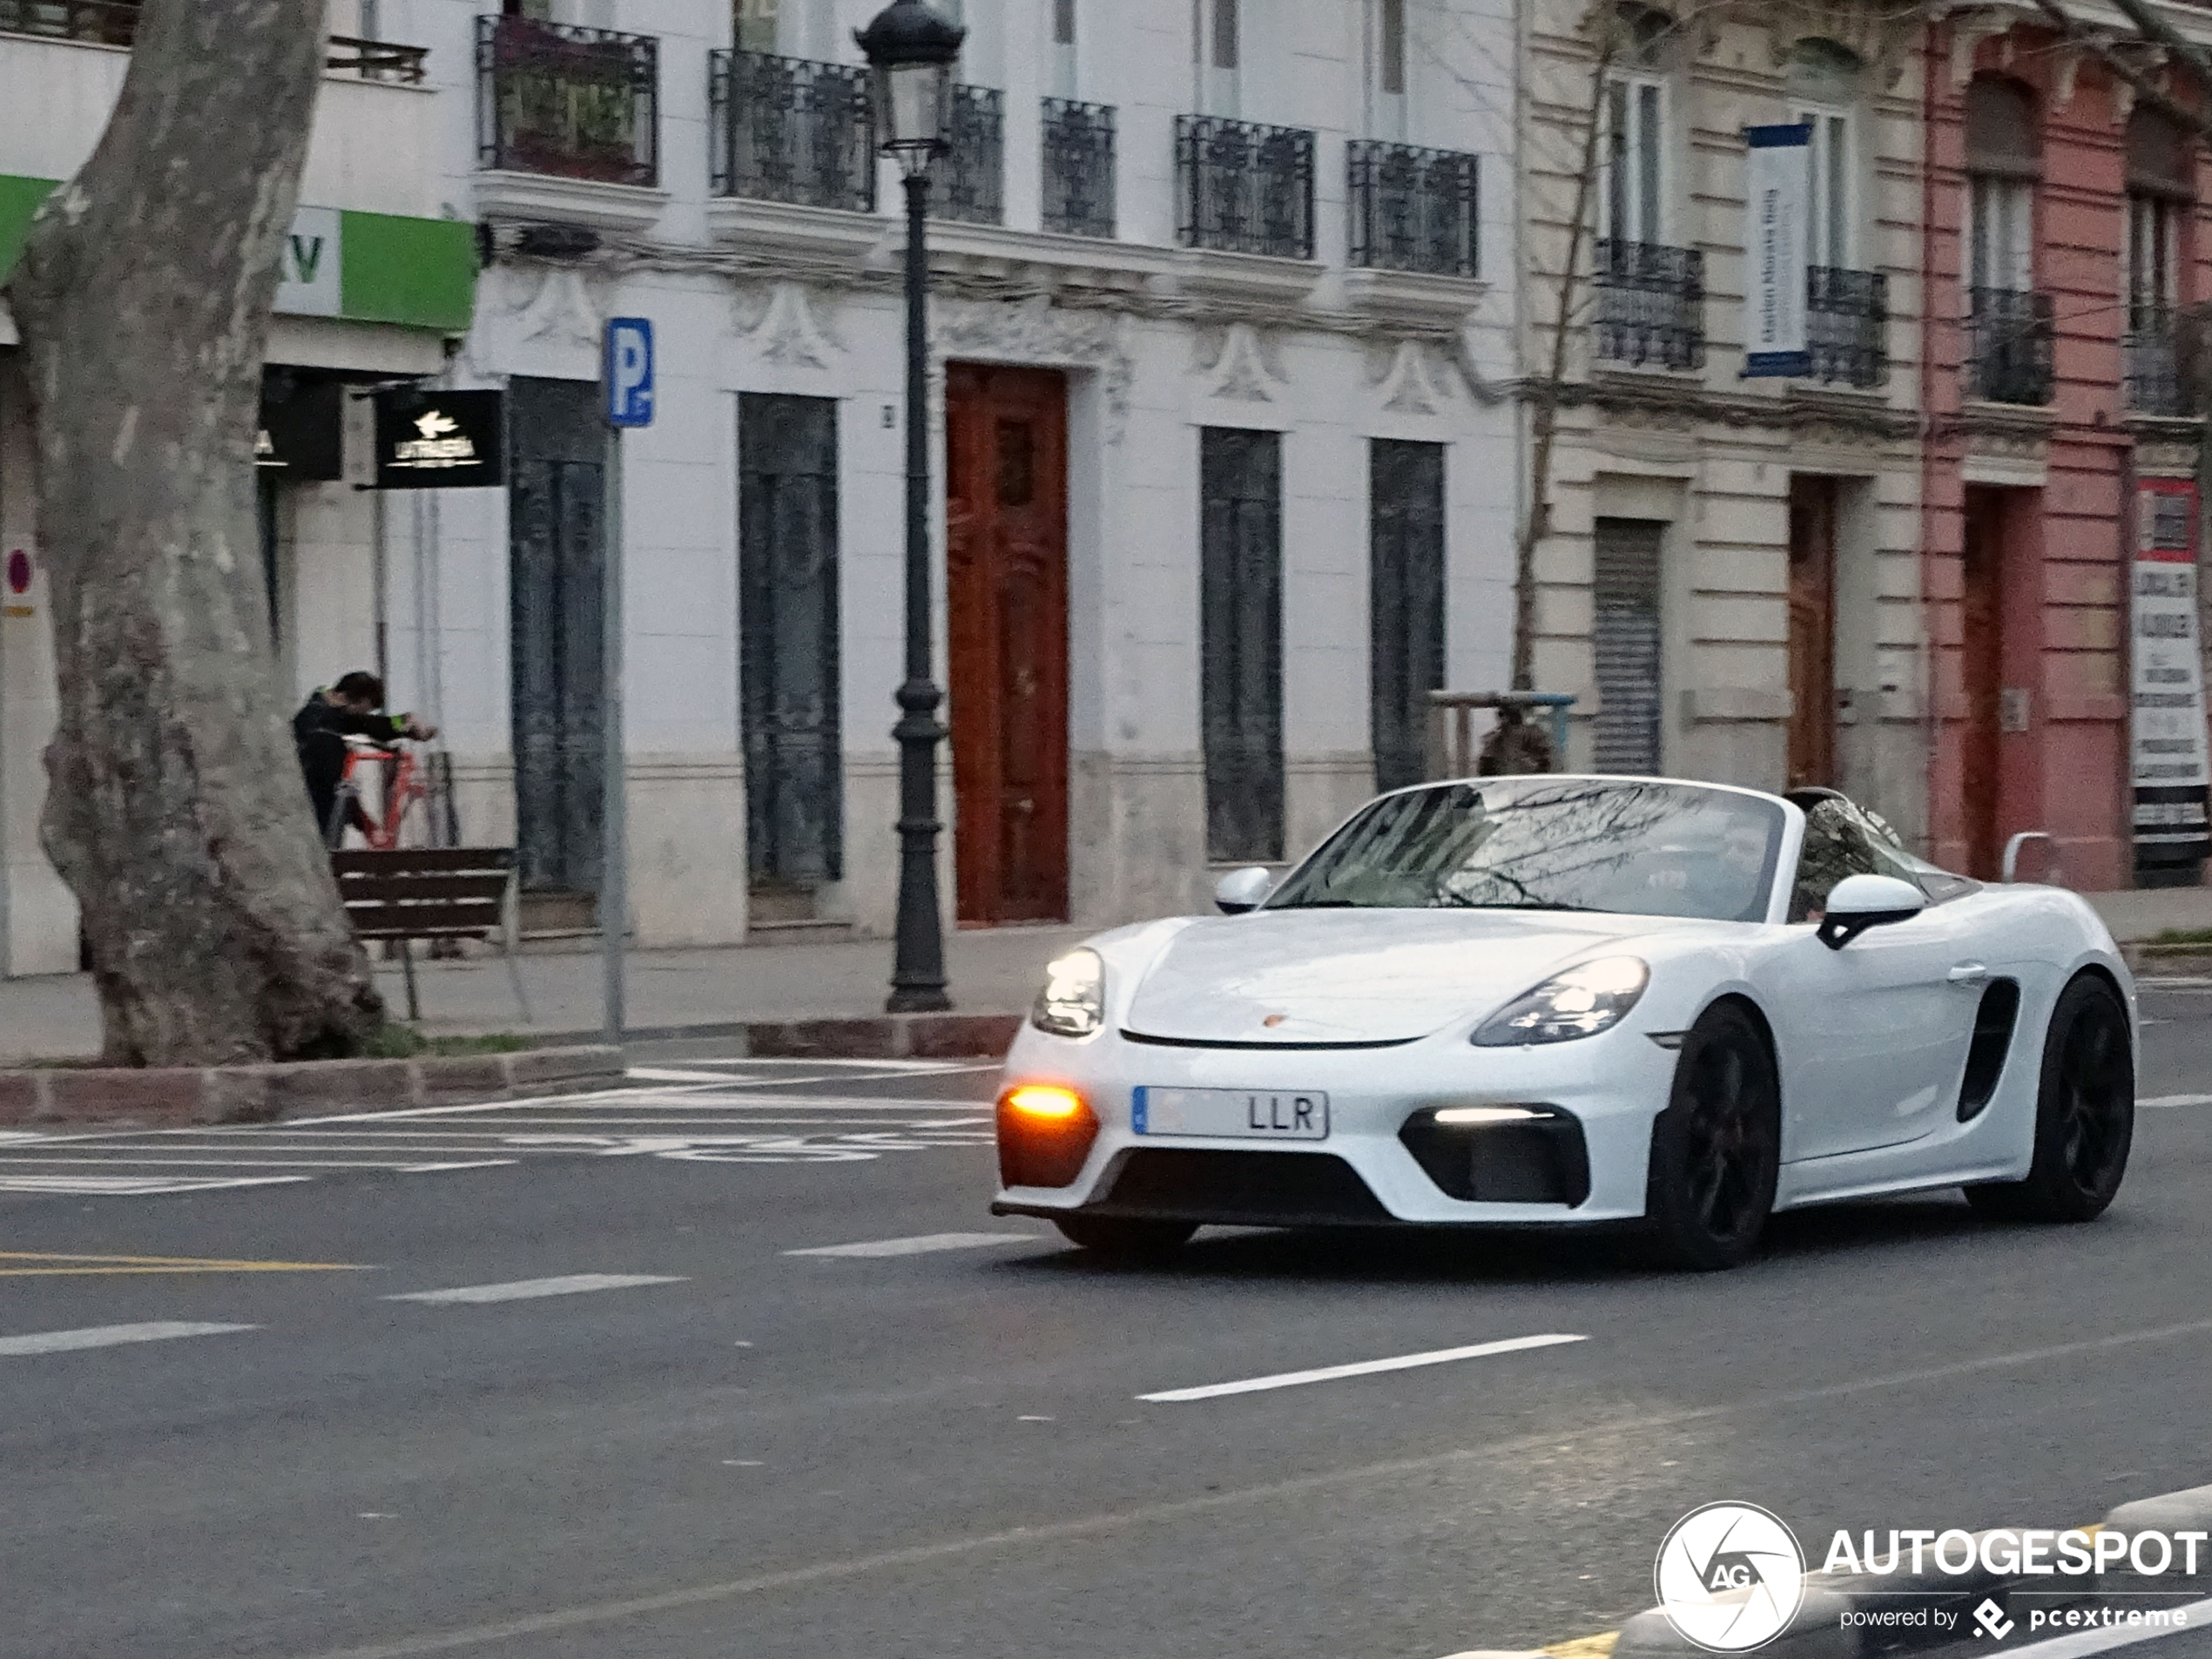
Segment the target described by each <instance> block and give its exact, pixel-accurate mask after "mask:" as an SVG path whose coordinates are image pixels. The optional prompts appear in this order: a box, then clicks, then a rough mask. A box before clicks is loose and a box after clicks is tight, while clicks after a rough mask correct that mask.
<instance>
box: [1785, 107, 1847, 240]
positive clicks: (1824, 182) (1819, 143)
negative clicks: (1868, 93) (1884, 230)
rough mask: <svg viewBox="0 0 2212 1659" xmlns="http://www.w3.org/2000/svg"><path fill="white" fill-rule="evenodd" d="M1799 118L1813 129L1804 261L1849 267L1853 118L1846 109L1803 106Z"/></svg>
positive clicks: (1798, 113) (1798, 114)
mask: <svg viewBox="0 0 2212 1659" xmlns="http://www.w3.org/2000/svg"><path fill="white" fill-rule="evenodd" d="M1797 118H1798V119H1799V120H1801V121H1803V122H1804V124H1805V125H1808V126H1810V127H1811V129H1812V143H1811V146H1810V148H1811V155H1810V157H1809V158H1808V159H1809V162H1810V165H1811V172H1812V202H1811V214H1810V215H1809V218H1810V220H1811V222H1810V223H1809V224H1808V225H1807V226H1806V227H1805V229H1806V237H1805V255H1806V257H1805V263H1806V264H1808V265H1819V266H1829V267H1830V268H1831V269H1834V270H1839V271H1848V270H1850V269H1851V268H1852V267H1853V266H1854V265H1855V264H1856V263H1857V261H1856V260H1854V259H1853V257H1852V254H1853V248H1852V240H1853V239H1852V236H1851V208H1852V202H1851V171H1852V170H1851V116H1850V114H1849V113H1848V112H1846V111H1835V110H1818V109H1811V110H1800V111H1798V112H1797Z"/></svg>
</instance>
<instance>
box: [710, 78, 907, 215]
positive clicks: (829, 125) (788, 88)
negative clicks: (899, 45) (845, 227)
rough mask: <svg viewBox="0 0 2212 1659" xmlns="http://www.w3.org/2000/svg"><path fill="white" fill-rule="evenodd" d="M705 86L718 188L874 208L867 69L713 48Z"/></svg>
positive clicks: (726, 192)
mask: <svg viewBox="0 0 2212 1659" xmlns="http://www.w3.org/2000/svg"><path fill="white" fill-rule="evenodd" d="M708 86H709V92H710V97H711V105H712V118H711V121H710V123H709V125H708V132H709V134H710V135H711V136H710V142H711V144H712V145H713V147H714V148H713V163H712V173H713V184H714V193H715V194H716V195H717V196H738V197H744V198H745V199H748V200H752V201H772V202H788V203H790V204H792V206H798V207H834V208H840V209H842V210H843V211H845V212H853V213H872V212H874V211H875V171H876V165H875V127H874V123H873V117H872V116H871V114H870V112H869V105H868V71H867V70H865V69H860V68H857V67H852V66H848V65H846V64H816V63H811V62H809V61H808V60H806V59H805V58H803V57H771V56H770V55H769V54H767V53H765V52H745V51H718V52H715V53H713V54H712V55H711V59H710V63H709V68H708Z"/></svg>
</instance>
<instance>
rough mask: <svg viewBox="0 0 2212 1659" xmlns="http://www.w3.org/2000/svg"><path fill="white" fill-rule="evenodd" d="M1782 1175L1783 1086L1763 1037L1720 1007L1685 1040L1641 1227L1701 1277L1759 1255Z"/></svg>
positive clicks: (1739, 1011)
mask: <svg viewBox="0 0 2212 1659" xmlns="http://www.w3.org/2000/svg"><path fill="white" fill-rule="evenodd" d="M1781 1170H1782V1089H1781V1083H1780V1081H1779V1079H1778V1078H1777V1075H1776V1072H1775V1066H1774V1056H1773V1055H1772V1054H1771V1053H1770V1051H1769V1050H1768V1048H1767V1043H1766V1034H1765V1033H1764V1031H1763V1030H1761V1029H1760V1028H1759V1023H1758V1022H1757V1019H1755V1018H1754V1017H1753V1015H1751V1012H1750V1009H1748V1008H1745V1007H1744V1006H1743V1004H1742V1003H1740V1002H1732V1001H1730V1002H1716V1003H1715V1004H1714V1005H1713V1006H1712V1007H1711V1008H1708V1009H1706V1011H1705V1012H1704V1014H1703V1015H1701V1016H1700V1017H1699V1019H1698V1022H1697V1023H1696V1025H1695V1026H1694V1027H1692V1028H1691V1029H1690V1031H1689V1035H1687V1036H1686V1037H1684V1038H1683V1045H1682V1052H1681V1056H1680V1058H1679V1059H1677V1060H1676V1062H1675V1082H1674V1089H1673V1090H1672V1092H1671V1094H1670V1095H1669V1098H1668V1102H1667V1109H1666V1110H1665V1111H1663V1112H1662V1113H1660V1114H1659V1116H1658V1117H1657V1119H1656V1121H1655V1122H1654V1123H1653V1124H1652V1130H1651V1168H1650V1173H1649V1176H1648V1177H1647V1178H1646V1183H1645V1190H1644V1206H1643V1213H1644V1220H1645V1224H1646V1226H1647V1228H1648V1230H1649V1232H1650V1233H1651V1234H1652V1237H1653V1242H1654V1243H1655V1244H1656V1246H1657V1249H1658V1253H1659V1255H1660V1256H1661V1258H1662V1259H1663V1260H1665V1261H1666V1262H1667V1263H1668V1264H1670V1265H1672V1266H1676V1267H1683V1268H1689V1269H1691V1270H1693V1271H1698V1272H1710V1271H1714V1270H1716V1269H1718V1268H1724V1267H1734V1266H1736V1265H1737V1264H1739V1263H1741V1262H1743V1261H1744V1260H1746V1259H1748V1258H1750V1255H1751V1253H1752V1251H1755V1250H1757V1248H1758V1243H1759V1238H1760V1235H1761V1234H1762V1233H1764V1231H1765V1230H1766V1223H1767V1217H1768V1216H1769V1215H1770V1214H1771V1213H1772V1211H1773V1209H1774V1188H1775V1182H1776V1180H1777V1177H1779V1175H1780V1173H1781Z"/></svg>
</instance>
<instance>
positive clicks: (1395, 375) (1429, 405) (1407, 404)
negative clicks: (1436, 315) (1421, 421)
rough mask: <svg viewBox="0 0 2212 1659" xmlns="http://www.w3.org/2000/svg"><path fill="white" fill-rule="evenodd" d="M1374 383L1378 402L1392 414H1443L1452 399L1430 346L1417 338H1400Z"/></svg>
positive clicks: (1380, 406) (1450, 404)
mask: <svg viewBox="0 0 2212 1659" xmlns="http://www.w3.org/2000/svg"><path fill="white" fill-rule="evenodd" d="M1371 384H1372V386H1373V388H1374V391H1375V401H1376V403H1377V405H1378V406H1379V408H1382V409H1383V410H1384V411H1385V412H1386V413H1387V414H1391V415H1441V414H1444V413H1445V412H1446V411H1447V410H1448V409H1449V408H1451V406H1452V403H1453V397H1452V395H1451V393H1450V392H1448V391H1447V390H1446V389H1444V387H1443V384H1442V382H1441V380H1440V377H1439V376H1438V374H1436V372H1435V370H1434V368H1433V367H1432V364H1431V351H1430V347H1428V346H1427V345H1426V343H1425V342H1423V341H1418V340H1401V341H1399V342H1398V348H1397V350H1396V351H1394V352H1393V353H1392V354H1390V358H1389V361H1388V362H1387V363H1386V365H1385V366H1384V368H1383V371H1382V373H1381V374H1380V375H1379V376H1377V377H1376V378H1375V379H1374V380H1373V381H1371Z"/></svg>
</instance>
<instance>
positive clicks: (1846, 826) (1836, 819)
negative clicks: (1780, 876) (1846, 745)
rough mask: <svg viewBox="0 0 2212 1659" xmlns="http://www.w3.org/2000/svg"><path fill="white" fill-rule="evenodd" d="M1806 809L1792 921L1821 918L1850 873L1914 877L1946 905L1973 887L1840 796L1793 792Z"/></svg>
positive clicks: (1792, 898) (1908, 879)
mask: <svg viewBox="0 0 2212 1659" xmlns="http://www.w3.org/2000/svg"><path fill="white" fill-rule="evenodd" d="M1790 799H1791V800H1793V801H1795V802H1797V805H1798V806H1802V807H1804V813H1805V840H1804V847H1803V849H1802V850H1801V851H1800V852H1799V853H1798V854H1797V881H1796V883H1795V884H1794V885H1793V886H1792V887H1791V891H1790V916H1789V919H1790V920H1791V921H1819V920H1820V918H1821V915H1822V914H1823V912H1824V910H1825V909H1826V907H1827V904H1828V895H1829V894H1831V892H1833V891H1834V890H1835V887H1836V883H1838V881H1840V880H1843V879H1844V877H1845V876H1847V875H1887V876H1894V877H1895V878H1896V879H1897V880H1899V881H1905V882H1909V883H1910V884H1911V885H1912V886H1913V887H1918V888H1919V889H1920V890H1921V891H1922V892H1923V893H1925V894H1927V895H1928V899H1929V901H1930V902H1931V903H1933V904H1941V903H1943V902H1945V901H1946V900H1951V899H1956V898H1958V897H1959V896H1960V895H1961V894H1966V893H1971V892H1973V890H1974V887H1975V884H1974V883H1973V882H1972V881H1968V880H1966V879H1965V878H1964V877H1962V876H1955V875H1952V874H1951V873H1949V872H1948V871H1946V870H1939V869H1937V868H1936V867H1935V866H1933V865H1932V864H1925V863H1923V862H1921V860H1919V859H1916V858H1914V857H1913V856H1912V854H1911V853H1907V852H1906V851H1905V849H1904V847H1903V846H1900V845H1898V840H1897V832H1896V831H1895V830H1892V829H1891V828H1890V826H1888V825H1887V824H1885V823H1884V822H1882V820H1880V819H1877V818H1874V817H1872V816H1871V814H1868V813H1862V812H1861V811H1860V810H1859V809H1858V807H1856V806H1852V805H1851V802H1849V801H1848V800H1845V799H1844V798H1843V797H1842V796H1841V795H1834V794H1829V795H1815V794H1793V795H1791V797H1790Z"/></svg>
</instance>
